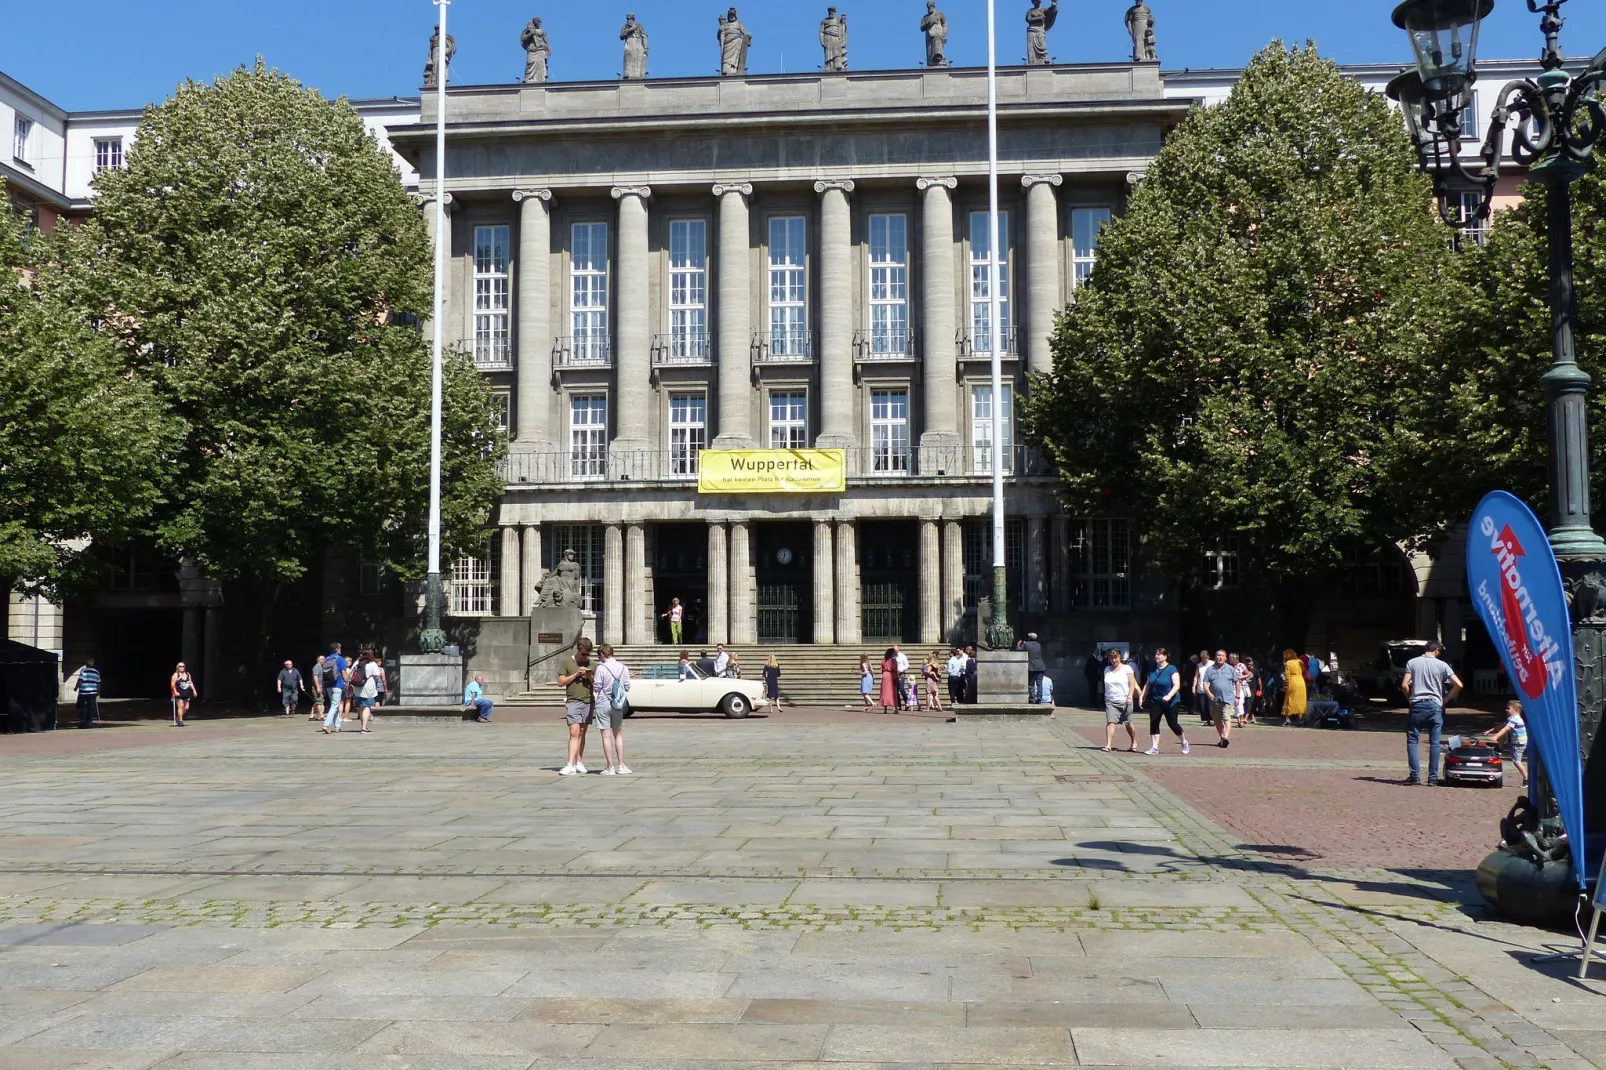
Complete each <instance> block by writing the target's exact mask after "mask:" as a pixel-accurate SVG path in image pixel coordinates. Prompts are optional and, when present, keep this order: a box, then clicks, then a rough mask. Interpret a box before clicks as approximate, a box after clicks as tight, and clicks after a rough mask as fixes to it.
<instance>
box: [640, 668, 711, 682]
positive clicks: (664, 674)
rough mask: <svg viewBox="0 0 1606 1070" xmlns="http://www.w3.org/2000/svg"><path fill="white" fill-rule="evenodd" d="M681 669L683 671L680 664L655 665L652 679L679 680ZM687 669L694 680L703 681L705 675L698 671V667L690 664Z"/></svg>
mask: <svg viewBox="0 0 1606 1070" xmlns="http://www.w3.org/2000/svg"><path fill="white" fill-rule="evenodd" d="M680 669H681V667H680V665H679V664H674V665H654V666H653V667H652V678H653V679H655V680H679V679H680ZM686 669H687V671H688V672H689V673H690V675H691V678H692V679H693V680H701V679H703V674H702V673H700V672H698V671H697V666H696V665H690V664H688V665H687V666H686Z"/></svg>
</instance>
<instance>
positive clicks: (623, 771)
mask: <svg viewBox="0 0 1606 1070" xmlns="http://www.w3.org/2000/svg"><path fill="white" fill-rule="evenodd" d="M613 771H614V772H615V773H618V774H619V775H620V776H629V775H630V767H629V766H628V765H624V764H622V763H621V764H619V765H616V766H614V770H613Z"/></svg>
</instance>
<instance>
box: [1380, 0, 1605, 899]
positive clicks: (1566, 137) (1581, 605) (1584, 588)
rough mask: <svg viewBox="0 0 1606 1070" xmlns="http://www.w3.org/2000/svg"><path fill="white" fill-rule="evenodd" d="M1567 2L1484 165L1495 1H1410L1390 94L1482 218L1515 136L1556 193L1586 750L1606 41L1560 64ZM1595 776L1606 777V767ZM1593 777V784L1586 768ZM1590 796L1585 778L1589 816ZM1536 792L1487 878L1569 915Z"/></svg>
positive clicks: (1536, 5) (1561, 376) (1563, 522)
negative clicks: (1579, 242) (1585, 364)
mask: <svg viewBox="0 0 1606 1070" xmlns="http://www.w3.org/2000/svg"><path fill="white" fill-rule="evenodd" d="M1566 2H1567V0H1528V10H1529V11H1530V12H1532V13H1533V14H1536V15H1539V16H1540V19H1539V29H1540V32H1541V33H1543V34H1544V37H1545V51H1544V53H1543V55H1542V57H1541V59H1540V67H1541V68H1542V70H1543V73H1541V74H1540V75H1539V77H1538V78H1520V79H1517V80H1515V81H1512V82H1508V83H1507V84H1506V85H1505V86H1504V87H1503V88H1502V89H1501V90H1500V92H1499V93H1498V94H1497V95H1496V106H1495V109H1494V113H1493V115H1492V117H1491V120H1490V123H1489V130H1488V134H1487V135H1486V136H1485V138H1484V141H1483V146H1482V149H1481V150H1480V152H1479V154H1478V155H1479V157H1480V160H1479V162H1476V163H1470V164H1469V162H1468V161H1467V159H1465V158H1464V157H1463V156H1462V152H1461V140H1462V138H1461V129H1462V126H1461V120H1462V113H1463V112H1465V111H1466V109H1467V108H1468V107H1469V106H1470V104H1471V99H1472V98H1471V94H1470V92H1469V90H1470V88H1471V86H1472V85H1473V84H1474V83H1475V82H1476V81H1477V77H1478V74H1477V48H1478V27H1479V24H1480V23H1481V22H1482V20H1483V19H1484V17H1485V16H1487V15H1488V14H1489V13H1490V12H1491V11H1493V10H1494V0H1405V2H1404V3H1402V4H1400V5H1399V7H1397V8H1396V9H1395V11H1394V23H1395V25H1397V26H1399V27H1400V28H1401V29H1403V30H1405V31H1406V33H1407V35H1408V36H1409V37H1410V39H1411V48H1412V51H1413V52H1414V53H1415V55H1416V69H1415V70H1414V71H1407V72H1406V73H1404V74H1402V75H1401V76H1400V77H1398V78H1396V79H1395V80H1394V81H1393V82H1391V83H1390V85H1389V90H1388V92H1389V95H1390V96H1391V97H1393V98H1394V99H1395V100H1397V101H1399V102H1400V104H1401V106H1402V109H1403V110H1404V111H1405V114H1406V117H1407V122H1408V124H1409V126H1410V130H1411V134H1412V139H1413V141H1414V142H1415V145H1416V149H1417V155H1418V158H1419V161H1420V163H1421V165H1422V168H1423V169H1424V170H1426V171H1428V172H1430V173H1432V174H1435V175H1439V174H1443V173H1448V174H1449V176H1451V177H1452V178H1453V179H1454V180H1455V181H1456V183H1457V184H1458V185H1460V186H1462V187H1464V188H1467V189H1470V190H1474V191H1476V193H1475V196H1476V197H1477V198H1478V203H1477V207H1476V210H1475V213H1474V214H1475V217H1476V218H1477V219H1480V220H1481V219H1488V218H1489V214H1490V210H1491V209H1492V207H1493V201H1494V193H1495V186H1496V183H1498V182H1499V180H1500V173H1501V166H1502V164H1504V162H1505V161H1506V159H1507V148H1508V145H1509V149H1510V159H1512V160H1513V161H1514V162H1515V163H1516V164H1517V166H1519V167H1522V168H1525V169H1526V171H1527V174H1528V177H1529V178H1530V179H1531V180H1533V181H1539V182H1543V183H1544V184H1545V186H1546V189H1547V192H1548V196H1547V198H1546V201H1547V210H1548V224H1549V227H1548V230H1549V235H1548V237H1549V242H1550V322H1551V364H1550V368H1549V370H1548V371H1546V372H1545V374H1544V375H1543V376H1542V377H1541V379H1540V381H1541V382H1542V383H1543V384H1544V387H1545V397H1546V412H1547V416H1548V420H1549V425H1550V520H1551V523H1550V543H1551V546H1552V548H1553V549H1554V550H1555V552H1556V558H1557V561H1558V562H1559V563H1560V565H1561V570H1562V575H1563V577H1564V578H1565V579H1566V582H1567V592H1568V597H1569V600H1570V601H1571V603H1572V615H1573V622H1572V623H1573V647H1574V653H1575V658H1576V662H1577V666H1576V670H1575V673H1576V676H1577V682H1578V715H1579V722H1580V725H1579V727H1580V729H1581V733H1580V734H1581V736H1582V738H1583V739H1584V740H1585V741H1586V743H1585V746H1586V747H1588V746H1589V745H1590V743H1591V742H1592V741H1593V740H1594V738H1595V734H1596V729H1597V728H1598V726H1599V723H1600V716H1601V709H1602V705H1603V702H1606V580H1603V579H1602V573H1603V572H1606V542H1603V541H1602V540H1601V537H1600V536H1599V535H1597V534H1596V533H1595V531H1594V529H1593V528H1592V527H1591V525H1590V504H1589V472H1590V467H1591V465H1590V453H1589V428H1588V423H1587V413H1586V411H1585V407H1584V394H1585V392H1586V391H1587V390H1588V388H1589V375H1588V374H1587V373H1586V372H1584V371H1583V370H1582V369H1580V368H1579V367H1578V360H1577V349H1576V342H1575V338H1576V334H1577V312H1578V310H1577V304H1576V301H1575V296H1574V289H1573V221H1572V184H1573V182H1575V181H1576V180H1577V179H1578V178H1580V177H1581V176H1582V175H1583V174H1584V173H1585V170H1586V167H1585V165H1586V163H1587V161H1588V160H1589V158H1590V157H1591V156H1592V155H1593V154H1594V151H1595V146H1596V143H1597V142H1598V141H1600V140H1601V138H1602V137H1603V136H1606V107H1602V105H1601V103H1600V101H1599V100H1598V99H1597V97H1596V94H1597V91H1598V90H1600V89H1602V88H1603V87H1606V51H1602V52H1601V53H1600V54H1599V55H1597V56H1596V57H1595V59H1594V61H1593V62H1591V63H1590V65H1589V66H1588V68H1587V69H1586V70H1585V71H1584V72H1583V73H1582V74H1580V75H1579V76H1577V77H1576V78H1575V77H1572V76H1570V75H1569V74H1568V73H1567V72H1566V71H1565V70H1564V69H1563V66H1564V64H1565V59H1564V57H1563V56H1562V52H1561V44H1560V36H1561V28H1562V23H1563V19H1562V16H1561V8H1562V5H1563V4H1565V3H1566ZM1446 218H1447V219H1448V218H1449V217H1448V214H1447V216H1446ZM1451 221H1452V222H1454V220H1451ZM1596 764H1599V763H1596ZM1594 772H1595V774H1596V776H1606V770H1599V769H1598V770H1595V771H1594ZM1585 783H1586V785H1588V784H1590V783H1591V777H1590V776H1589V772H1588V771H1587V770H1586V776H1585ZM1588 792H1589V789H1588V788H1586V812H1587V810H1588V809H1589V804H1588V801H1587V800H1588ZM1594 794H1595V795H1596V796H1598V795H1599V794H1600V793H1599V791H1596V792H1594ZM1531 795H1532V798H1533V800H1534V803H1535V804H1536V806H1535V810H1534V811H1533V813H1532V816H1530V817H1528V818H1527V819H1526V820H1525V821H1521V822H1519V821H1518V820H1516V819H1517V817H1518V815H1517V813H1516V812H1515V811H1513V815H1512V818H1510V819H1508V821H1507V823H1506V824H1505V825H1503V826H1502V838H1503V840H1504V841H1505V843H1506V845H1507V849H1506V850H1505V851H1502V852H1496V853H1495V854H1494V855H1491V856H1490V857H1489V858H1488V859H1486V860H1485V861H1484V863H1483V865H1482V866H1481V867H1479V871H1478V883H1479V888H1480V890H1482V891H1483V893H1484V895H1485V897H1487V898H1489V899H1490V900H1491V901H1492V902H1495V903H1496V904H1497V905H1499V906H1501V907H1502V908H1503V909H1506V910H1507V911H1508V912H1510V913H1513V914H1515V915H1518V916H1524V915H1526V916H1527V917H1529V918H1531V919H1533V920H1540V919H1541V918H1543V917H1545V916H1547V915H1550V916H1553V915H1555V914H1558V913H1559V914H1561V915H1562V916H1565V915H1567V914H1569V913H1570V912H1571V910H1572V909H1573V899H1572V893H1573V892H1574V890H1575V889H1576V888H1577V883H1576V878H1575V877H1574V876H1573V875H1572V873H1571V867H1570V866H1563V865H1559V864H1558V860H1559V859H1560V858H1561V857H1562V856H1563V855H1564V854H1565V846H1564V842H1565V841H1564V840H1563V841H1562V843H1561V845H1560V846H1561V851H1560V852H1559V853H1558V850H1557V849H1558V838H1559V837H1561V822H1560V819H1559V817H1558V814H1557V807H1556V801H1555V796H1554V794H1553V793H1552V792H1551V790H1550V785H1549V783H1548V781H1547V780H1546V779H1545V777H1544V772H1543V769H1542V768H1541V765H1540V763H1539V761H1538V760H1537V758H1535V760H1534V761H1533V788H1532V790H1531ZM1588 820H1589V818H1588V817H1586V822H1587V821H1588ZM1519 824H1520V825H1522V826H1524V827H1520V828H1519V827H1518V825H1519ZM1547 862H1548V863H1550V864H1549V865H1546V863H1547ZM1535 863H1537V864H1538V868H1536V867H1535ZM1552 885H1554V887H1552Z"/></svg>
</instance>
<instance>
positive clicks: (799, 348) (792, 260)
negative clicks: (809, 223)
mask: <svg viewBox="0 0 1606 1070" xmlns="http://www.w3.org/2000/svg"><path fill="white" fill-rule="evenodd" d="M807 237H808V230H807V228H806V226H805V223H804V219H803V217H802V216H783V217H776V218H774V219H771V220H770V356H772V357H791V358H793V359H798V358H801V357H806V356H808V355H809V353H808V325H809V320H808V314H809V310H808V297H807V294H808V268H807V264H808V246H807V244H806V242H807Z"/></svg>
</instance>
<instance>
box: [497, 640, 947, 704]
mask: <svg viewBox="0 0 1606 1070" xmlns="http://www.w3.org/2000/svg"><path fill="white" fill-rule="evenodd" d="M681 649H688V650H690V651H691V654H692V660H694V661H695V660H696V658H697V654H698V652H699V651H700V650H701V648H700V647H686V648H677V647H669V646H616V647H615V648H614V656H615V657H617V658H618V659H619V660H620V661H623V662H624V663H625V664H626V665H628V666H629V667H630V669H631V671H632V672H636V671H639V670H640V669H641V668H642V667H643V666H646V665H661V664H670V665H672V664H674V663H676V662H677V661H678V660H679V655H680V650H681ZM725 649H726V650H728V651H730V652H731V653H734V654H736V655H738V656H739V658H740V664H741V669H742V679H744V680H762V679H763V677H764V672H763V670H764V662H765V661H766V660H768V658H769V656H770V655H771V654H774V655H775V657H776V660H777V661H778V662H780V666H781V702H782V703H784V704H785V705H788V706H794V705H795V706H849V705H851V706H858V705H860V704H861V703H862V700H861V699H860V698H859V655H860V654H867V655H869V657H870V665H871V667H872V668H874V669H875V671H876V673H877V686H879V679H880V677H879V674H880V671H881V670H880V665H881V657H882V655H883V654H885V653H886V651H887V647H886V644H885V643H867V644H859V645H852V646H810V645H806V644H797V645H771V646H766V645H762V644H761V645H753V646H747V645H741V646H727V647H726V648H725ZM709 652H710V653H712V652H713V648H712V647H710V648H709ZM903 652H904V653H905V654H907V655H908V656H909V661H910V663H911V664H912V665H919V664H921V663H923V662H924V661H925V659H926V657H928V656H929V655H930V653H931V650H930V649H927V648H925V647H915V646H912V645H906V646H904V648H903ZM947 654H948V652H947V648H943V659H944V660H945V661H946V659H947ZM561 661H562V659H561V658H560V659H556V660H554V661H552V662H550V663H548V665H547V666H545V668H546V669H547V670H548V674H547V675H549V676H550V680H549V681H547V682H543V683H540V684H538V685H537V686H535V687H534V688H532V689H531V690H529V691H526V692H524V693H523V694H522V695H519V696H518V697H517V698H515V699H513V700H511V701H512V703H513V704H515V705H532V706H537V705H538V706H555V705H559V704H561V703H562V702H563V689H562V688H560V687H559V686H558V685H557V682H556V681H557V667H558V665H559V664H560V663H561ZM943 687H944V690H943V704H944V705H947V703H948V693H947V690H946V689H947V684H946V683H944V685H943Z"/></svg>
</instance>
